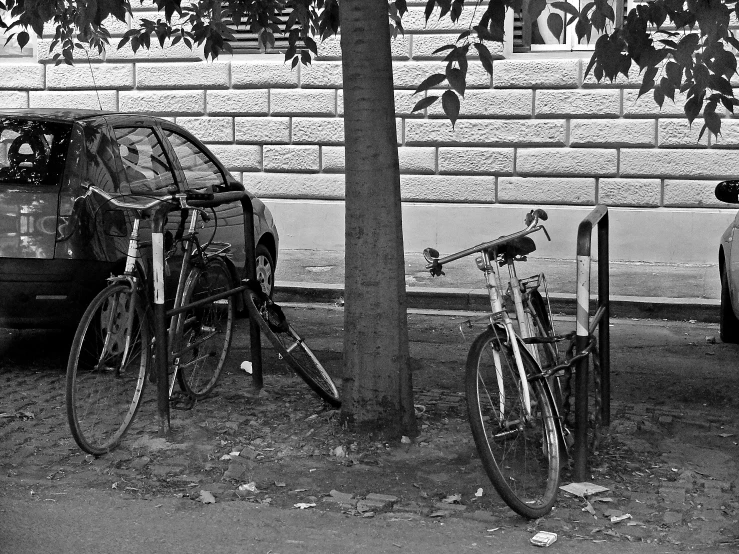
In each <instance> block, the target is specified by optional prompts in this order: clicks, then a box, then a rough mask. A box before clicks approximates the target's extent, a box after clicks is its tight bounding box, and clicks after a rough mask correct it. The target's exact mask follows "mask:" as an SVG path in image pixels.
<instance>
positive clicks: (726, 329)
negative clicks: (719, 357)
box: [719, 271, 739, 343]
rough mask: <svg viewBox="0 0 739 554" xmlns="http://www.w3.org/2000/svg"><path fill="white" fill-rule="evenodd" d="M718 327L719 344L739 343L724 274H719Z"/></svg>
mask: <svg viewBox="0 0 739 554" xmlns="http://www.w3.org/2000/svg"><path fill="white" fill-rule="evenodd" d="M719 327H720V332H719V335H720V336H721V342H730V343H739V319H737V317H736V315H735V314H734V309H733V308H732V307H731V296H730V295H729V279H728V278H727V277H726V272H725V271H722V272H721V308H720V311H719Z"/></svg>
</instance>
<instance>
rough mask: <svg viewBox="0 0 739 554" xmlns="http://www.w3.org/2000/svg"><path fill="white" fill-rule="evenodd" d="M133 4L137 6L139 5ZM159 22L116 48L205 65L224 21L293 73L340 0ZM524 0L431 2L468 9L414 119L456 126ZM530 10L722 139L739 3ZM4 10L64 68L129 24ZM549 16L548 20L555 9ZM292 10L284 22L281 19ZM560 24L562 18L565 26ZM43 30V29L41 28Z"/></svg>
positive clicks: (262, 4) (296, 0) (730, 101)
mask: <svg viewBox="0 0 739 554" xmlns="http://www.w3.org/2000/svg"><path fill="white" fill-rule="evenodd" d="M140 1H141V2H142V3H143V1H144V0H140ZM154 3H155V5H156V7H157V9H158V14H157V18H156V19H140V20H139V22H140V24H139V27H138V28H132V29H131V30H129V31H128V32H127V33H126V34H125V35H124V36H123V38H122V39H120V41H119V42H118V44H117V45H116V46H117V47H119V48H120V47H122V46H125V45H127V44H130V47H131V48H132V49H133V50H134V51H137V50H138V49H140V48H149V47H150V46H151V43H152V40H154V41H156V42H158V43H159V45H160V46H162V47H163V46H165V44H167V45H175V44H177V43H179V42H180V41H181V42H183V43H184V44H185V45H187V46H188V47H193V46H198V47H202V48H203V52H204V54H205V56H206V58H210V59H215V58H217V57H218V56H219V55H221V54H222V53H230V52H231V46H230V45H229V42H228V41H229V40H232V39H233V35H232V33H231V31H230V30H229V28H228V27H227V26H226V24H225V23H224V21H231V22H233V23H234V24H236V25H239V26H243V27H244V28H246V29H248V30H249V31H250V32H253V33H256V34H257V35H258V37H259V44H260V47H261V48H262V49H264V50H269V49H270V48H272V47H273V46H274V43H275V35H277V34H281V35H284V36H286V37H287V38H288V48H287V50H286V52H285V59H286V61H287V62H289V63H291V64H292V66H293V67H295V66H296V65H297V64H298V63H303V64H309V63H310V62H311V59H312V57H313V56H315V55H316V54H317V44H316V41H317V40H318V41H320V40H325V39H326V38H329V37H331V36H332V35H335V34H337V33H338V31H339V5H340V4H339V0H198V1H197V2H194V3H190V4H187V5H184V6H183V5H182V2H181V0H154ZM523 6H524V0H468V1H466V2H465V0H428V1H427V2H426V6H425V17H426V21H427V22H428V21H429V20H430V19H431V18H438V19H443V18H450V19H451V21H452V22H459V21H461V20H462V16H463V14H464V13H465V10H468V12H466V13H467V15H469V13H470V11H471V17H470V18H468V19H469V21H470V23H469V25H468V28H467V29H466V30H465V31H464V32H462V33H460V34H459V36H458V37H456V40H455V41H454V42H452V43H450V44H447V45H445V46H442V47H441V48H439V49H437V50H436V51H435V54H444V58H443V59H444V61H445V62H446V67H445V71H444V73H437V74H434V75H431V76H430V77H428V78H427V79H425V80H424V81H423V82H422V83H421V84H420V85H419V86H418V88H417V89H416V93H425V92H426V91H428V90H430V89H432V88H438V87H441V89H442V91H440V92H441V93H440V94H438V95H437V94H434V95H427V96H425V97H424V98H422V99H421V100H420V101H419V102H418V103H417V104H416V106H415V108H414V111H418V110H422V109H424V108H427V107H428V106H430V105H432V104H433V103H435V102H436V101H437V100H439V98H441V103H442V107H443V109H444V111H445V113H446V115H447V116H448V117H449V119H450V120H451V122H452V125H454V123H455V121H456V119H457V117H458V116H459V109H460V97H464V94H465V89H466V79H467V71H468V60H469V59H470V58H476V59H478V60H479V61H480V63H481V64H482V66H483V67H484V68H485V70H486V71H487V72H488V73H489V74H491V75H492V72H493V61H494V60H496V59H499V58H500V56H499V55H497V54H494V53H492V52H491V51H490V48H489V46H490V44H491V43H495V42H500V41H501V40H503V32H504V21H505V15H506V11H507V10H509V9H511V10H514V11H521V10H522V9H523ZM527 6H528V11H529V15H530V17H531V18H532V19H533V20H535V19H536V18H537V17H538V16H540V15H541V14H542V13H543V12H544V10H545V9H548V11H549V12H550V13H549V15H548V16H547V26H548V27H549V29H550V31H551V32H552V33H553V34H555V35H556V36H559V35H561V33H562V32H563V30H564V29H565V28H566V27H568V26H570V25H573V24H574V30H575V34H576V35H577V37H578V40H581V39H583V38H585V39H587V40H590V38H591V37H592V36H593V31H594V30H595V31H596V32H597V35H599V38H598V39H597V41H596V43H595V50H594V52H593V55H592V58H591V59H590V62H589V64H588V66H587V71H586V75H587V74H590V73H592V74H593V76H594V77H595V78H596V79H597V80H598V81H600V80H602V79H603V78H607V79H610V80H615V79H617V78H619V75H623V76H625V77H626V78H632V79H633V78H634V74H635V73H636V74H639V75H641V87H640V89H639V96H641V95H643V94H646V93H647V92H649V91H653V92H652V94H653V96H654V100H655V102H656V103H657V104H659V106H660V107H661V106H662V105H663V103H664V101H665V99H666V98H669V99H670V100H672V101H675V100H678V101H683V100H684V102H685V114H686V116H687V118H688V121H689V122H691V123H692V122H693V121H694V120H695V119H696V118H697V117H698V115H699V114H700V112H701V111H703V121H704V125H703V129H702V130H701V135H702V134H703V132H704V131H705V130H706V129H708V130H709V131H710V132H712V133H715V134H717V133H719V132H720V128H721V117H720V112H721V109H722V108H721V107H720V106H722V107H723V109H725V110H727V111H728V112H732V113H733V110H734V106H735V105H737V104H738V102H737V100H736V99H735V98H734V94H733V87H732V85H731V77H732V76H733V75H734V74H735V73H736V69H737V62H736V55H735V52H736V51H737V50H739V40H738V39H737V38H736V37H735V36H734V34H733V32H732V31H731V29H730V21H731V18H732V15H733V16H734V17H735V18H736V17H739V0H649V1H647V2H646V3H644V4H638V5H637V6H636V7H635V8H634V9H632V10H631V11H630V12H629V14H628V15H627V16H626V18H625V19H624V22H623V26H622V27H620V28H617V27H616V22H617V14H616V13H615V11H614V9H613V5H612V4H611V3H609V1H608V0H594V1H591V2H588V3H586V4H585V5H584V6H583V8H582V9H581V10H578V9H577V8H576V7H575V5H574V4H571V3H569V2H566V1H562V0H558V1H554V2H548V1H547V0H529V2H528V4H527ZM0 9H2V10H4V14H3V16H2V19H0V28H2V29H4V30H5V31H6V37H7V40H11V39H12V38H15V39H16V40H17V42H18V44H19V45H20V46H21V47H24V46H25V45H26V44H27V43H28V41H29V39H30V35H29V29H30V30H31V31H32V32H34V33H36V34H37V35H38V36H42V35H43V31H44V26H45V25H48V26H51V27H53V40H52V44H51V51H55V49H56V52H57V53H56V54H54V60H55V61H56V63H62V62H64V63H68V64H71V63H73V59H74V52H75V50H76V49H81V48H85V47H89V48H91V49H93V50H96V51H98V52H102V51H103V50H104V49H105V47H106V46H108V45H109V44H110V40H111V35H110V33H109V31H108V29H107V28H106V23H109V22H110V21H111V18H115V19H119V20H121V21H125V19H126V16H127V15H129V16H130V15H131V13H132V12H131V4H130V2H129V0H0ZM553 9H554V10H553ZM284 10H289V13H290V15H289V17H288V18H287V19H286V20H282V19H280V17H279V14H280V13H281V12H283V11H284ZM407 10H408V8H407V5H406V0H395V1H392V2H389V3H388V21H389V25H390V28H391V33H392V35H393V36H397V35H398V33H402V32H403V25H402V17H403V15H404V14H405V13H406V12H407ZM563 16H564V17H563ZM47 28H48V27H47Z"/></svg>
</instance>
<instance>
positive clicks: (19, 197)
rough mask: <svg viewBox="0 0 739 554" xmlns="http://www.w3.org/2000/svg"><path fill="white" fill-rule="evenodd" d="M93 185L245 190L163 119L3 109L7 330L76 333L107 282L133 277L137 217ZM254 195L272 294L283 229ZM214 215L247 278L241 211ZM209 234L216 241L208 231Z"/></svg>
mask: <svg viewBox="0 0 739 554" xmlns="http://www.w3.org/2000/svg"><path fill="white" fill-rule="evenodd" d="M88 184H94V185H96V186H98V187H100V188H102V189H104V190H107V191H110V192H113V193H123V194H125V193H127V192H130V191H131V186H132V185H133V186H134V187H135V188H136V190H137V191H140V190H141V186H142V185H145V186H146V187H149V189H150V190H155V189H159V188H162V187H168V186H171V185H176V186H177V187H178V188H179V189H180V190H186V189H188V188H203V187H210V188H212V189H213V190H217V191H226V190H244V187H243V185H242V184H241V183H240V182H239V181H237V180H236V179H235V178H234V177H233V176H232V175H231V174H230V173H229V172H228V171H227V170H226V169H225V167H224V166H223V164H222V163H221V162H219V161H218V159H217V158H216V157H215V156H214V155H213V154H212V153H211V152H210V151H209V150H208V149H207V147H205V146H204V145H203V144H202V143H201V142H200V141H199V140H198V139H196V138H195V137H194V136H192V134H190V133H189V132H187V131H186V130H185V129H183V128H182V127H180V126H178V125H176V124H174V123H172V122H169V121H166V120H163V119H160V118H156V117H152V116H147V115H141V114H120V113H112V112H101V111H93V110H29V109H27V110H0V327H11V328H23V327H47V328H53V327H68V326H70V325H71V326H76V323H77V321H79V318H80V316H81V315H82V312H83V311H84V309H85V308H86V306H87V304H88V303H89V301H90V300H91V299H92V298H93V297H94V296H95V294H96V293H97V292H98V291H99V290H101V289H102V288H103V287H104V286H105V284H106V278H107V277H108V276H109V275H110V274H111V273H120V272H121V271H122V269H123V263H124V260H125V256H126V249H127V244H128V237H129V235H130V231H131V223H132V215H131V214H127V213H124V212H121V211H114V210H112V209H110V207H109V206H107V205H106V204H104V203H100V202H99V200H96V197H95V195H86V194H85V192H86V190H87V189H86V187H87V185H88ZM249 196H250V198H251V199H252V204H253V206H254V238H255V246H256V257H257V259H256V264H257V268H258V271H257V272H258V278H259V280H260V281H262V287H263V289H264V290H265V291H266V292H268V293H270V294H271V291H272V287H273V284H274V272H275V265H276V262H277V253H278V244H279V237H278V233H277V228H276V227H275V224H274V221H273V218H272V214H271V213H270V212H269V210H268V209H267V207H266V206H265V205H264V204H263V203H262V202H261V201H260V200H259V199H257V198H255V197H254V196H253V195H251V194H249ZM215 215H216V217H214V218H212V220H211V222H210V223H209V226H210V227H211V229H212V230H214V232H215V236H214V240H217V241H220V242H228V243H230V244H231V245H232V248H231V258H230V259H231V264H232V271H233V272H234V277H235V278H240V277H242V276H243V275H244V263H245V249H244V231H243V218H242V210H241V206H240V205H239V204H232V205H228V206H222V207H220V208H218V209H217V210H216V214H215ZM177 217H178V215H174V216H173V217H172V219H173V220H176V219H177ZM201 236H204V238H208V237H209V236H210V233H209V232H208V229H207V227H206V229H205V230H204V231H202V232H201ZM142 262H143V261H142ZM143 265H145V264H143ZM172 273H173V274H174V273H175V272H172Z"/></svg>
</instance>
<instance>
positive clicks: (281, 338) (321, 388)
mask: <svg viewBox="0 0 739 554" xmlns="http://www.w3.org/2000/svg"><path fill="white" fill-rule="evenodd" d="M245 296H246V307H247V309H248V310H249V317H251V318H254V320H255V321H256V322H257V323H258V324H259V328H260V329H261V331H262V333H263V334H264V335H265V336H266V337H267V338H268V339H269V341H270V342H271V343H272V346H274V347H275V349H276V350H277V352H278V353H279V355H280V356H281V357H282V358H284V359H285V360H287V362H288V364H289V365H290V367H291V368H292V369H293V371H295V373H297V374H298V376H299V377H300V378H301V379H303V381H305V383H306V384H307V385H308V386H309V387H310V388H311V389H312V390H313V391H314V392H315V393H316V394H318V396H320V397H321V398H322V399H323V400H325V401H326V402H327V403H328V404H330V405H331V406H334V407H336V408H338V407H339V406H341V400H340V399H339V391H338V389H337V387H336V384H335V383H334V381H333V379H331V376H330V375H329V374H328V372H327V371H326V370H325V369H324V367H323V365H321V362H319V361H318V359H317V358H316V357H315V355H314V354H313V352H312V351H311V349H310V348H309V347H308V345H307V344H305V340H304V339H303V338H301V337H300V335H299V334H298V333H297V332H296V331H295V328H294V327H293V326H292V325H290V324H289V323H288V322H287V321H281V322H280V325H278V324H276V322H275V321H274V312H272V307H273V306H276V305H275V304H274V303H273V302H272V301H271V300H269V299H264V298H261V297H259V296H257V294H256V293H255V292H254V291H251V290H250V291H247V294H246V295H245Z"/></svg>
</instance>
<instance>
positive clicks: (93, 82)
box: [84, 48, 103, 112]
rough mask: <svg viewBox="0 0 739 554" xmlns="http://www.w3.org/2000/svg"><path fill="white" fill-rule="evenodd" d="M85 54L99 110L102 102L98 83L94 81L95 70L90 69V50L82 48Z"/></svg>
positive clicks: (101, 108) (101, 107)
mask: <svg viewBox="0 0 739 554" xmlns="http://www.w3.org/2000/svg"><path fill="white" fill-rule="evenodd" d="M84 51H85V55H86V56H87V66H88V67H89V68H90V76H91V77H92V86H93V87H94V88H95V95H96V96H97V99H98V106H100V111H101V112H102V111H103V103H102V102H101V101H100V92H99V91H98V85H97V83H96V82H95V72H94V71H93V70H92V63H90V52H89V51H88V50H87V48H85V49H84Z"/></svg>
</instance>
